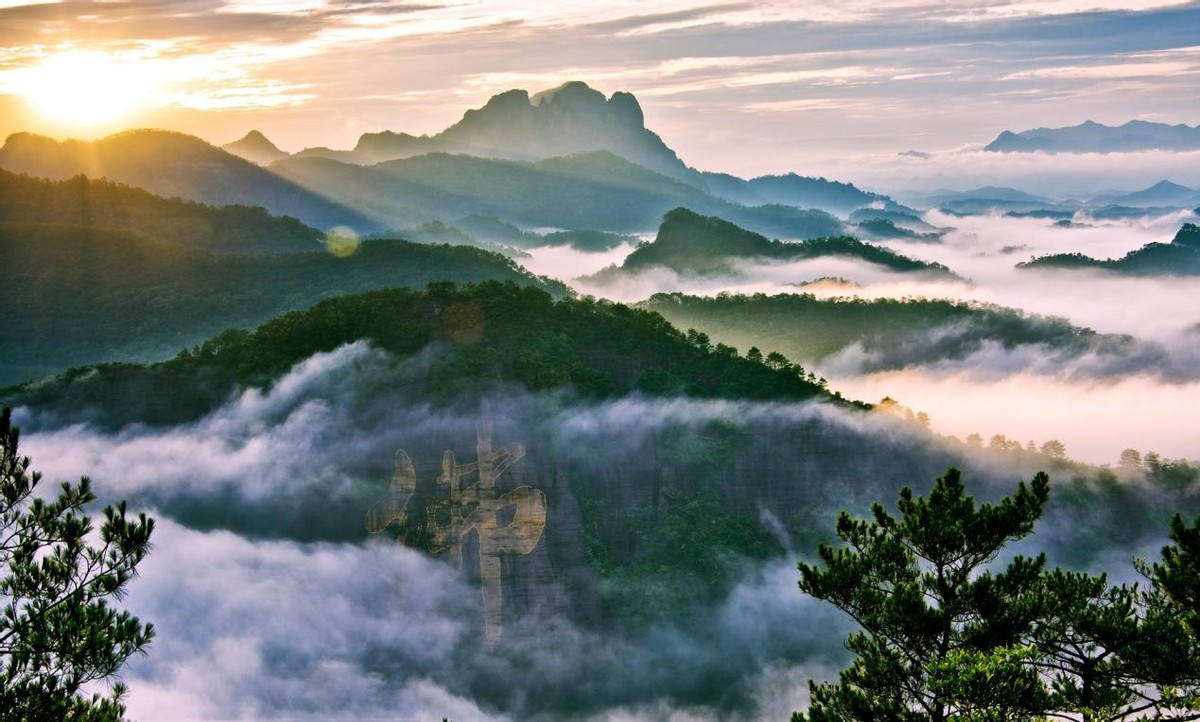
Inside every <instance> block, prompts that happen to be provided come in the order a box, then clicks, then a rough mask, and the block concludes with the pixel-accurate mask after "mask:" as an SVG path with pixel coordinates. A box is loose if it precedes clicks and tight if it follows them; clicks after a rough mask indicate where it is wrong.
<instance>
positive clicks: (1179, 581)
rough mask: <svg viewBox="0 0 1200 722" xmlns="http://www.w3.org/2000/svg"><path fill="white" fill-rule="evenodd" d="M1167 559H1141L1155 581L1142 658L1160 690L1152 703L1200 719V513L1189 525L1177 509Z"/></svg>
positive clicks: (1160, 711) (1175, 715) (1161, 710)
mask: <svg viewBox="0 0 1200 722" xmlns="http://www.w3.org/2000/svg"><path fill="white" fill-rule="evenodd" d="M1170 538H1171V541H1172V542H1173V543H1172V544H1170V545H1168V546H1165V547H1163V550H1162V561H1161V562H1158V563H1155V564H1153V565H1150V566H1146V565H1145V564H1140V565H1139V566H1140V568H1141V571H1142V573H1143V574H1145V576H1146V577H1147V579H1148V581H1149V589H1148V590H1147V592H1146V594H1145V597H1144V603H1145V619H1144V622H1143V625H1142V626H1143V628H1144V630H1145V631H1144V634H1143V637H1142V640H1141V645H1140V646H1139V648H1138V650H1137V653H1138V661H1139V663H1140V666H1141V669H1142V672H1143V674H1142V675H1141V676H1142V677H1143V678H1144V679H1148V680H1149V681H1151V682H1153V684H1154V692H1155V694H1154V696H1149V695H1147V694H1145V692H1144V691H1143V692H1142V694H1141V697H1142V699H1143V701H1144V705H1145V708H1146V709H1149V710H1152V711H1153V713H1154V716H1156V717H1159V718H1161V719H1176V720H1194V719H1200V517H1197V518H1196V520H1195V521H1194V522H1193V523H1192V524H1191V525H1190V526H1189V525H1188V524H1187V523H1186V522H1184V520H1183V517H1181V516H1180V515H1179V514H1176V515H1175V517H1174V518H1173V519H1172V520H1171V533H1170Z"/></svg>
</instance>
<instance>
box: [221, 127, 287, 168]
mask: <svg viewBox="0 0 1200 722" xmlns="http://www.w3.org/2000/svg"><path fill="white" fill-rule="evenodd" d="M221 150H224V151H227V152H229V153H233V154H234V155H236V156H238V157H241V158H245V159H246V160H248V161H250V162H251V163H257V164H258V165H271V164H272V163H274V162H275V161H277V160H282V159H283V158H287V157H288V156H289V155H290V153H285V152H284V151H282V150H280V149H279V148H278V147H276V146H275V144H274V143H272V142H271V141H269V140H267V136H265V135H263V134H262V131H258V130H252V131H250V132H249V133H247V134H246V135H244V136H242V137H241V138H240V139H239V140H235V141H233V142H232V143H226V144H225V145H223V146H221Z"/></svg>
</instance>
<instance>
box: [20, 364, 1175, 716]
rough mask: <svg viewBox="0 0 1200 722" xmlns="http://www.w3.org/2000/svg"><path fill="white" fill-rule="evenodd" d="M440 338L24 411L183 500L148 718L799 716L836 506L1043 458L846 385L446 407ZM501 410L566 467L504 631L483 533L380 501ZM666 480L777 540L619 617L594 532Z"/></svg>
mask: <svg viewBox="0 0 1200 722" xmlns="http://www.w3.org/2000/svg"><path fill="white" fill-rule="evenodd" d="M436 353H438V350H437V348H435V347H431V348H430V349H428V350H427V351H426V352H425V353H424V354H418V355H417V356H415V357H412V358H409V359H407V360H398V359H396V358H394V357H391V356H389V355H388V354H385V353H383V352H381V351H378V350H376V349H373V348H372V347H371V346H369V345H368V344H366V343H363V342H358V343H354V344H350V345H348V346H343V347H341V348H339V349H337V350H335V351H332V352H329V353H323V354H318V355H316V356H313V357H312V358H310V359H308V360H307V361H305V362H303V363H301V364H298V365H297V366H296V367H294V368H293V369H292V370H291V372H290V373H288V374H287V375H286V376H284V377H283V378H281V379H279V380H278V381H276V382H275V383H274V384H273V385H272V386H271V387H270V389H269V390H262V389H246V390H243V391H240V392H238V393H237V394H235V395H234V396H232V397H231V398H230V399H229V400H228V402H227V403H225V404H224V405H223V406H221V407H220V408H219V409H217V410H216V411H214V412H213V413H211V414H209V415H208V416H206V417H204V418H202V419H200V420H198V421H196V422H193V423H189V424H184V425H179V426H171V427H158V428H149V427H144V426H136V425H135V426H129V427H126V428H123V429H120V430H116V431H101V430H98V429H97V428H95V427H92V426H89V425H86V424H82V423H77V422H76V421H75V420H73V419H70V418H64V417H61V416H58V415H56V414H55V413H54V410H53V409H47V410H42V411H39V412H38V413H36V414H35V413H31V412H30V411H29V410H27V409H18V410H17V413H16V418H17V421H18V423H20V424H21V425H22V427H23V430H24V432H25V433H24V435H23V437H22V450H23V452H24V453H26V454H28V455H29V456H30V457H31V458H32V459H33V468H35V469H38V470H40V471H42V472H43V473H44V474H45V476H46V479H47V481H48V482H50V483H54V482H55V481H57V480H59V479H64V478H74V477H77V476H80V475H85V474H86V475H89V476H90V477H91V478H92V479H93V481H94V483H95V487H96V490H97V492H98V494H99V495H100V497H101V498H102V500H104V501H113V500H116V499H122V498H124V499H128V500H129V501H130V504H131V507H132V508H134V509H138V510H141V509H145V510H147V511H149V512H150V513H151V514H152V515H153V516H155V517H156V518H157V519H158V522H159V524H158V530H157V531H156V534H155V538H154V544H155V547H154V551H153V553H152V554H151V555H150V557H149V558H148V559H147V561H146V562H145V564H144V565H143V566H142V568H141V576H140V578H139V579H137V580H136V581H135V582H134V584H133V585H132V588H131V592H130V595H129V597H128V598H127V599H126V600H125V602H124V604H125V605H126V606H127V607H128V608H129V609H131V610H132V611H133V612H134V613H135V614H137V615H138V616H139V617H141V618H142V619H143V620H145V621H149V622H152V623H153V624H154V625H155V626H156V628H157V629H158V637H157V638H156V640H155V641H154V643H153V644H152V645H151V647H150V650H149V655H148V656H147V657H146V658H145V659H139V660H137V661H135V662H134V663H133V664H132V665H131V666H130V668H129V669H128V671H127V673H126V674H125V675H124V676H125V681H126V682H127V683H128V684H129V686H130V687H131V694H130V697H129V707H130V713H131V715H132V716H133V717H135V718H142V719H162V720H196V719H241V718H252V719H293V720H294V719H313V720H315V719H338V720H341V719H346V720H348V719H363V718H376V717H378V718H387V719H438V718H441V717H447V718H451V719H455V720H459V721H460V722H462V721H469V720H496V719H500V720H503V719H511V720H529V719H559V718H564V717H569V718H572V719H585V720H586V719H592V720H643V719H644V720H661V719H679V720H684V719H687V720H701V719H713V720H718V719H719V720H736V719H765V718H772V719H775V718H783V717H786V715H787V714H788V713H789V712H790V711H791V710H793V709H797V708H800V707H801V706H802V705H803V704H804V698H805V695H806V684H805V682H806V681H807V680H808V679H809V678H818V679H828V678H832V677H833V676H835V674H836V670H837V669H839V668H841V666H843V665H844V663H845V661H846V653H845V650H844V648H843V646H842V641H843V639H844V637H845V634H846V632H847V631H848V630H849V624H848V622H847V620H846V619H845V618H844V617H842V616H840V615H839V614H838V613H836V612H835V611H834V610H833V609H832V608H831V607H829V606H828V605H823V604H819V603H816V602H813V601H812V600H809V599H805V598H804V597H803V596H802V595H801V594H800V593H799V591H798V590H797V589H796V578H797V573H796V571H795V567H794V562H795V559H796V557H797V556H805V557H810V558H811V555H812V551H813V547H814V545H815V540H819V539H828V538H831V537H832V530H833V525H834V517H835V515H836V512H837V510H838V509H842V508H849V509H852V510H854V511H855V512H856V513H860V514H861V513H864V512H865V511H866V509H867V508H868V506H869V505H870V504H871V503H872V502H874V501H884V502H885V503H888V504H889V505H890V504H891V503H892V502H893V501H894V499H895V493H896V490H897V489H898V488H899V486H900V485H902V484H911V485H913V486H914V487H915V488H916V489H918V490H924V489H927V488H928V487H929V485H930V484H931V483H932V478H933V476H934V475H935V474H937V473H940V471H943V470H944V469H945V468H946V466H948V465H949V464H951V463H955V464H959V465H965V466H967V467H968V469H969V471H968V478H969V479H970V480H971V481H972V484H973V485H972V491H973V492H975V493H976V494H977V495H979V496H981V497H983V498H989V499H994V498H996V497H997V496H998V495H999V494H1004V493H1009V492H1011V490H1012V488H1013V486H1014V485H1015V482H1016V479H1017V478H1028V477H1029V476H1030V475H1031V474H1032V472H1033V471H1034V470H1035V469H1036V468H1037V467H1036V463H1037V462H1036V460H1010V461H1004V460H1003V459H1001V460H1000V461H997V460H996V459H992V460H991V461H986V460H972V458H971V457H970V452H969V450H967V449H965V447H963V446H962V445H960V444H954V443H951V442H945V441H942V440H939V439H938V438H937V437H935V436H933V435H931V434H929V433H928V432H926V431H925V430H924V429H922V428H920V427H919V425H915V424H907V423H904V422H902V421H898V420H896V419H895V418H894V417H891V416H889V415H887V414H878V413H873V414H866V413H862V412H854V411H848V410H844V409H839V408H835V407H831V406H829V405H825V404H812V403H809V404H763V403H750V402H739V401H718V400H695V399H650V398H642V397H627V398H621V399H614V400H609V401H604V402H585V401H582V400H579V399H576V398H574V397H572V396H571V395H570V394H569V393H566V392H559V393H552V394H541V395H533V394H529V393H526V392H523V391H520V390H516V389H508V390H505V389H497V390H496V391H495V392H494V393H492V394H491V395H490V396H489V397H488V398H487V400H486V401H485V402H484V403H482V404H479V403H468V404H465V405H463V404H457V405H456V404H451V405H448V406H440V407H432V406H430V405H429V404H427V403H424V402H422V401H421V400H420V399H415V398H411V397H409V395H408V393H407V392H406V383H407V379H409V378H411V377H412V376H413V375H414V374H419V373H420V371H421V368H422V366H423V365H424V364H427V363H428V362H429V357H430V355H431V354H436ZM481 418H486V419H487V420H488V421H490V422H491V429H492V438H493V441H494V444H495V446H496V447H499V446H502V445H507V444H513V443H522V444H524V445H525V447H526V457H525V458H524V459H523V460H522V461H521V462H520V463H517V464H515V465H514V466H513V467H512V468H511V469H510V470H509V471H508V472H506V476H509V475H511V481H510V482H509V483H511V484H514V485H515V484H522V485H529V486H533V487H535V488H541V489H543V490H544V491H545V494H546V497H547V504H548V509H549V512H550V515H549V517H548V522H547V527H546V534H545V536H544V537H543V538H542V540H541V542H540V546H539V550H540V551H535V553H533V554H531V555H529V556H526V557H520V558H518V559H515V560H512V561H511V563H510V562H505V564H506V565H507V566H506V570H507V571H506V574H509V575H510V576H508V577H507V579H508V581H506V582H505V584H506V585H507V586H506V589H507V590H508V591H506V592H505V597H504V600H505V602H504V603H505V609H506V610H507V611H506V612H505V617H504V631H503V635H502V636H501V638H500V641H499V643H498V644H497V645H496V646H495V647H489V645H488V644H487V643H486V642H485V641H484V639H483V634H482V629H481V625H480V620H481V616H482V612H481V606H482V604H481V597H480V594H479V591H478V588H477V586H476V577H477V574H476V575H473V574H472V573H471V569H470V564H469V560H470V557H469V555H467V556H466V557H464V558H465V559H466V560H467V563H464V566H463V569H462V570H461V571H460V570H459V569H456V568H455V567H454V566H452V565H451V564H450V563H448V562H447V561H446V560H444V559H440V558H434V557H431V556H429V555H427V554H423V553H421V552H418V551H415V550H412V549H409V548H406V547H404V546H402V545H400V544H397V543H396V542H395V541H394V540H393V539H392V538H389V537H391V536H393V535H392V534H388V535H384V536H381V537H368V535H367V534H366V533H365V531H364V527H363V524H364V515H365V512H366V509H367V508H368V507H369V506H370V505H371V504H372V503H374V502H375V501H376V500H378V499H379V498H381V496H382V495H383V494H384V493H385V492H386V490H387V484H388V480H389V479H390V478H391V475H392V472H393V465H392V464H393V458H394V455H395V452H396V450H397V449H401V448H403V449H405V450H407V451H408V452H409V453H410V455H411V457H412V460H413V463H414V465H415V471H416V474H417V478H418V484H419V485H423V487H419V488H425V489H426V490H427V491H426V492H425V493H429V492H428V489H430V488H432V487H433V486H434V484H433V480H434V478H435V477H436V476H437V475H438V473H439V472H440V471H441V469H442V466H441V462H442V456H441V455H442V451H443V449H447V448H449V449H452V450H454V452H455V454H456V455H457V457H458V460H459V461H460V463H469V462H470V461H472V460H473V459H474V453H475V443H476V434H477V432H478V428H479V426H478V425H479V422H480V420H481ZM1067 442H1068V444H1071V443H1072V442H1071V440H1070V439H1067ZM1068 476H1069V475H1068ZM1066 483H1067V481H1066V480H1065V479H1064V484H1066ZM1074 483H1083V482H1074ZM652 486H655V487H662V491H661V493H662V494H664V496H663V498H664V499H670V498H671V497H670V495H669V494H670V492H671V491H672V490H677V491H680V492H686V493H691V494H695V493H698V492H699V491H701V490H703V489H705V488H709V489H713V490H715V491H716V492H718V493H719V495H720V496H721V498H722V499H723V503H724V504H726V505H727V506H731V507H733V508H738V509H742V510H743V511H739V512H736V513H738V514H746V515H749V516H750V517H752V518H754V519H756V520H757V524H758V525H760V526H761V527H762V528H765V529H767V530H768V531H769V532H770V534H771V535H772V536H773V537H774V542H773V543H774V545H775V547H776V549H777V550H778V552H777V553H775V554H772V555H770V556H768V557H765V558H761V559H757V560H750V559H747V558H737V557H730V558H726V559H725V560H724V561H723V562H722V564H723V565H727V566H725V568H726V569H727V570H729V573H730V575H731V579H732V580H733V582H732V585H731V586H730V587H729V589H728V590H727V591H725V592H723V593H721V594H718V595H716V596H712V597H711V601H703V602H697V601H696V600H697V599H704V597H703V594H705V593H707V594H709V595H711V590H705V589H702V588H698V587H697V588H691V589H688V588H684V589H685V590H687V591H688V592H689V593H695V594H696V595H697V596H695V597H693V598H691V599H689V598H688V597H686V596H685V597H683V598H681V599H680V600H679V604H678V605H677V607H676V608H677V609H678V610H680V611H678V612H677V614H678V616H672V615H668V616H659V617H651V618H649V619H648V621H646V622H644V623H640V624H626V623H621V622H620V621H619V620H617V621H615V622H614V621H613V620H609V619H607V618H606V617H605V614H604V610H603V608H602V607H601V606H599V602H598V600H599V599H600V598H601V597H603V594H602V590H603V587H604V585H606V584H607V585H611V584H615V583H618V582H619V580H620V577H604V576H602V575H599V574H598V573H597V572H596V571H595V570H594V569H592V568H591V566H590V565H589V562H588V557H587V556H586V555H585V553H584V548H585V547H586V545H587V544H590V543H592V542H588V541H587V539H588V535H589V534H591V535H594V534H597V533H602V532H603V530H604V527H605V525H611V524H617V523H622V520H623V519H626V518H629V517H635V518H636V517H637V516H638V515H639V514H641V515H644V514H645V513H646V511H645V510H646V509H648V508H649V509H653V508H654V505H653V504H651V503H645V502H642V501H640V500H637V501H630V497H633V496H639V495H642V496H644V495H647V494H649V493H650V487H652ZM1131 488H1134V487H1131ZM654 493H656V494H657V493H659V492H658V491H655V492H654ZM1138 493H1139V494H1143V495H1144V499H1145V500H1147V501H1149V500H1152V499H1154V498H1156V494H1157V493H1158V492H1155V491H1154V490H1152V489H1149V488H1147V489H1144V490H1142V491H1139V492H1138ZM639 498H640V496H639ZM647 498H648V497H647ZM585 503H586V504H587V505H588V509H582V507H583V506H584V505H585ZM664 503H666V502H664ZM621 504H626V505H627V506H628V508H623V507H621V506H620V505H621ZM1120 506H1121V507H1122V508H1124V504H1123V503H1122V504H1121V505H1120ZM1145 506H1146V508H1148V509H1149V508H1154V509H1157V507H1154V506H1153V505H1149V504H1148V505H1145ZM598 508H607V509H609V512H608V513H607V515H601V516H597V511H596V510H597V509H598ZM1064 508H1066V507H1064ZM1105 508H1107V507H1106V506H1105V504H1101V505H1100V506H1099V507H1097V508H1095V509H1094V510H1093V512H1092V513H1095V514H1100V513H1105V512H1104V509H1105ZM1160 512H1162V510H1161V509H1157V511H1155V512H1154V514H1159V513H1160ZM1129 518H1130V515H1129V514H1126V524H1128V523H1129ZM797 519H799V520H802V521H803V523H802V524H800V525H797V524H796V520H797ZM1095 521H1096V523H1097V524H1099V525H1100V526H1101V527H1103V533H1104V534H1105V535H1108V536H1106V537H1105V538H1106V541H1105V542H1103V543H1102V544H1099V545H1096V546H1095V547H1094V548H1088V549H1087V553H1088V554H1090V555H1091V557H1090V558H1091V559H1093V560H1094V559H1095V558H1097V555H1102V554H1107V555H1110V556H1111V557H1113V558H1115V559H1124V560H1126V561H1127V559H1128V554H1126V550H1127V547H1126V546H1124V545H1126V544H1130V545H1136V547H1137V548H1138V549H1139V550H1140V549H1142V548H1143V547H1146V548H1153V545H1154V544H1157V543H1159V540H1160V539H1161V537H1162V536H1163V535H1164V534H1165V520H1163V519H1158V518H1157V517H1155V518H1153V519H1149V520H1148V521H1147V522H1145V527H1144V528H1142V527H1136V528H1135V527H1130V528H1128V529H1127V530H1125V531H1124V532H1119V530H1115V529H1114V528H1112V527H1109V526H1107V525H1104V524H1103V523H1102V522H1101V520H1099V519H1097V520H1095ZM1139 523H1140V522H1139ZM1077 526H1078V519H1077V518H1073V519H1071V520H1070V523H1054V524H1052V525H1050V526H1049V527H1048V528H1047V529H1046V533H1045V534H1043V535H1041V536H1037V537H1035V540H1036V539H1039V538H1040V539H1042V540H1043V543H1047V544H1050V545H1052V548H1051V549H1050V550H1051V551H1052V552H1053V553H1054V554H1053V555H1052V558H1055V556H1057V557H1063V556H1066V557H1072V556H1073V555H1076V551H1075V550H1076V549H1077V548H1078V547H1079V546H1080V545H1079V544H1078V542H1077V539H1078V535H1079V533H1080V531H1079V529H1078V528H1077ZM618 528H620V527H618ZM588 548H590V547H588ZM1129 548H1132V547H1129ZM1056 549H1057V551H1055V550H1056ZM522 565H524V566H522ZM728 565H731V566H728ZM659 574H661V572H660V573H659ZM651 576H653V575H651Z"/></svg>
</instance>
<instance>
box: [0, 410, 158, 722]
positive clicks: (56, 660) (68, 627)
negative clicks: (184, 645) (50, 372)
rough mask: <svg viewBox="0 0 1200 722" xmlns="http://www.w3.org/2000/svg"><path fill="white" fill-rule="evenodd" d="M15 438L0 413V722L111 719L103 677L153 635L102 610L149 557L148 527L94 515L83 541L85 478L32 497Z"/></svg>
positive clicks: (33, 487)
mask: <svg viewBox="0 0 1200 722" xmlns="http://www.w3.org/2000/svg"><path fill="white" fill-rule="evenodd" d="M17 440H18V431H17V429H16V428H14V427H13V426H12V425H11V419H10V412H9V410H8V409H4V410H3V412H0V565H3V571H2V572H0V575H2V576H0V719H3V720H5V721H7V720H87V721H88V722H92V721H100V720H104V721H105V722H107V721H109V720H120V719H121V718H122V716H123V715H124V707H123V705H122V704H121V701H120V698H121V695H122V693H123V691H124V687H123V686H122V685H121V684H120V683H117V684H114V685H112V687H111V690H110V693H109V694H101V693H97V692H94V691H93V690H92V689H91V688H90V685H91V684H92V683H96V682H102V681H106V680H108V679H109V678H111V677H113V676H114V675H115V674H116V673H117V671H118V670H119V669H120V667H121V665H122V664H123V663H124V662H125V660H126V659H128V658H129V657H130V655H132V654H134V653H136V652H139V651H141V650H143V648H144V647H145V646H146V645H147V644H148V643H149V642H150V639H151V637H152V636H153V633H154V632H153V628H152V626H151V625H149V624H142V623H141V622H139V621H138V620H137V619H136V618H135V617H133V616H131V615H130V614H129V613H128V612H124V611H118V610H116V609H114V608H112V607H111V606H109V600H110V599H117V598H120V597H121V596H122V595H123V593H124V591H125V588H126V585H127V584H128V583H129V581H130V580H131V579H133V577H134V574H135V571H136V567H137V565H138V563H139V562H140V561H141V560H142V559H143V558H144V557H145V556H146V554H147V552H148V551H149V550H150V533H151V531H152V530H153V528H154V521H153V520H152V519H147V518H146V516H145V515H144V514H139V515H138V517H137V518H136V519H127V518H126V516H125V505H124V503H121V504H120V505H118V506H117V507H115V508H114V507H107V508H105V509H104V512H103V514H104V522H103V523H102V524H101V525H100V528H99V530H98V534H93V526H92V523H91V520H90V519H89V518H88V517H87V516H86V515H85V514H84V513H83V507H84V506H85V505H87V504H88V503H90V502H91V501H93V500H94V499H95V496H94V495H93V494H92V492H91V485H90V482H89V481H88V479H87V478H86V477H85V478H82V479H80V480H79V483H78V484H75V485H72V484H69V483H66V482H64V483H63V484H62V486H61V489H60V490H59V492H58V495H57V497H56V498H49V497H46V498H43V497H42V496H39V494H38V490H37V486H38V483H39V481H40V479H41V475H40V474H38V473H37V472H31V471H30V470H29V459H28V458H22V457H20V456H18V454H17Z"/></svg>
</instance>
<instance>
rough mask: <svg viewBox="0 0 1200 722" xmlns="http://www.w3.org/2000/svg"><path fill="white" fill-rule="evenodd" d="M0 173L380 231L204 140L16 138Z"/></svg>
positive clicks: (140, 133) (141, 133) (152, 135)
mask: <svg viewBox="0 0 1200 722" xmlns="http://www.w3.org/2000/svg"><path fill="white" fill-rule="evenodd" d="M0 168H3V169H5V170H9V171H12V172H14V173H27V174H29V175H32V176H38V177H41V178H48V179H51V180H65V179H67V178H72V177H75V176H78V175H86V176H88V177H89V178H107V179H108V180H111V181H115V182H118V183H126V184H129V185H132V186H137V187H139V188H143V189H145V190H148V191H150V192H151V193H154V194H156V195H160V196H166V197H176V196H177V197H179V198H184V199H186V200H191V201H197V202H200V203H209V204H212V205H231V204H236V205H253V206H262V207H264V208H266V209H267V210H269V211H270V212H271V213H273V214H275V215H284V216H292V217H294V218H298V219H299V220H300V221H301V222H303V223H306V224H308V225H310V226H313V227H315V228H318V229H321V230H327V229H329V228H331V227H333V226H339V225H342V226H350V227H351V228H354V229H355V230H357V231H359V232H364V231H371V230H382V227H381V226H380V224H378V223H376V222H375V221H373V220H371V219H369V218H368V216H365V215H362V214H360V213H357V212H354V211H351V210H350V209H348V208H346V207H344V206H341V205H338V204H337V203H334V202H331V201H329V200H327V199H325V198H322V197H321V196H319V195H316V194H314V193H312V192H310V191H308V190H305V189H304V188H302V187H301V186H299V185H297V184H295V183H293V182H291V181H288V180H286V179H283V178H280V177H279V176H277V175H275V174H274V173H272V172H270V171H268V170H266V169H264V168H261V167H259V166H257V165H255V164H253V163H251V162H250V161H248V160H245V159H243V158H239V157H237V156H235V155H232V154H230V153H228V152H226V151H223V150H221V149H220V148H217V147H215V146H213V145H210V144H209V143H206V142H204V141H202V140H200V139H199V138H195V137H192V136H189V135H184V134H182V133H174V132H170V131H164V130H133V131H128V132H125V133H118V134H117V135H111V136H109V137H107V138H103V139H100V140H96V141H78V140H65V141H56V140H53V139H51V138H47V137H45V136H39V135H33V134H30V133H14V134H12V135H10V136H9V137H8V138H7V139H6V140H5V142H4V146H3V147H0Z"/></svg>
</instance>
